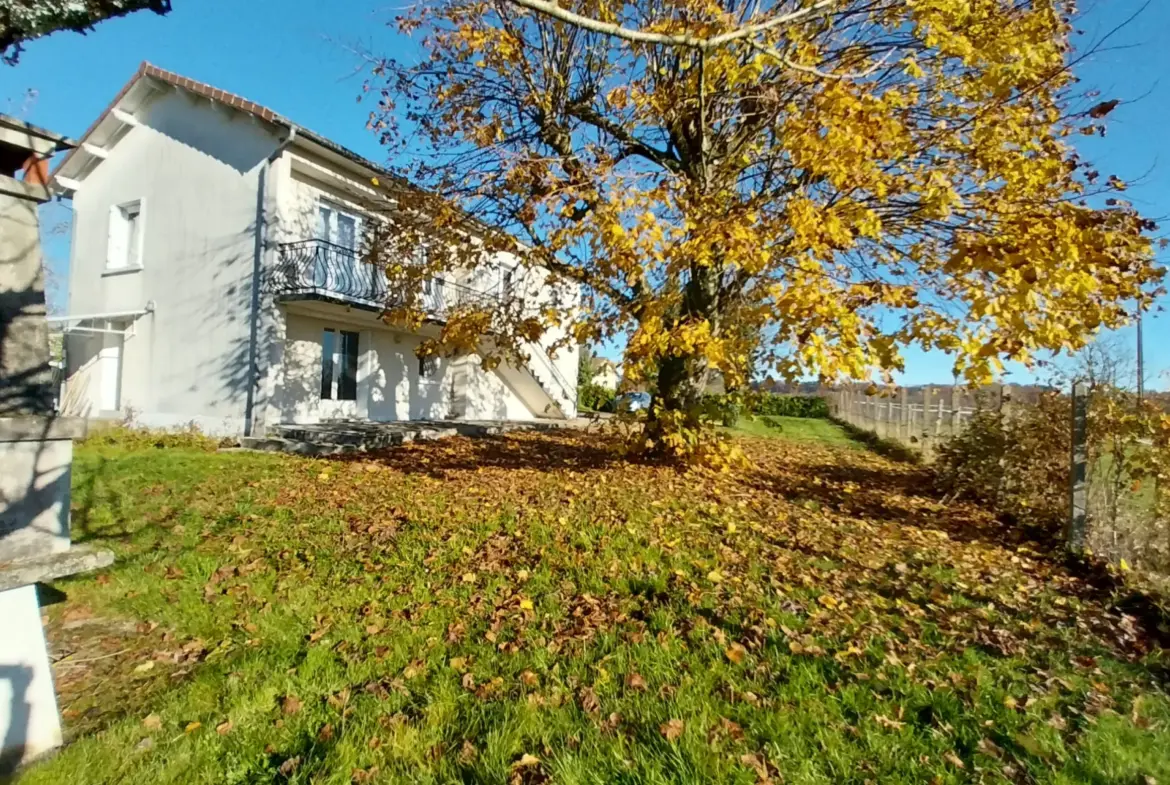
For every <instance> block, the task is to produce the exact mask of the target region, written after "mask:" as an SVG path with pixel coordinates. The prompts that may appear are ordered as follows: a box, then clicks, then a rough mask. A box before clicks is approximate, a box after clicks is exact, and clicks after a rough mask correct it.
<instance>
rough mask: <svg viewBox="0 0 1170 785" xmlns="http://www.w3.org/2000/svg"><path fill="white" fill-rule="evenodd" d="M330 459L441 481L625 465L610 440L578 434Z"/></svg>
mask: <svg viewBox="0 0 1170 785" xmlns="http://www.w3.org/2000/svg"><path fill="white" fill-rule="evenodd" d="M331 460H337V461H343V462H348V461H362V462H365V461H371V460H372V461H377V462H378V463H381V464H383V465H385V466H389V467H391V468H394V469H397V470H398V471H400V472H403V473H404V474H426V475H428V476H431V477H436V478H440V479H441V478H445V477H446V476H447V475H448V474H451V473H454V472H466V471H475V470H477V469H506V470H528V471H539V472H551V471H577V472H589V471H597V470H601V469H605V468H608V467H611V466H613V465H614V464H616V463H620V462H629V459H628V458H624V457H622V456H621V455H620V454H619V452H618V450H617V445H616V444H615V443H614V442H612V441H611V440H609V439H607V438H606V437H604V436H599V435H597V434H590V435H586V434H583V433H573V434H555V435H550V434H543V435H541V436H530V435H523V434H522V435H504V436H485V437H479V438H467V437H454V438H450V439H443V440H440V441H435V442H416V443H412V444H407V445H403V446H401V447H392V448H388V449H385V450H379V451H375V452H369V453H364V454H352V455H339V456H336V457H335V458H332V459H331Z"/></svg>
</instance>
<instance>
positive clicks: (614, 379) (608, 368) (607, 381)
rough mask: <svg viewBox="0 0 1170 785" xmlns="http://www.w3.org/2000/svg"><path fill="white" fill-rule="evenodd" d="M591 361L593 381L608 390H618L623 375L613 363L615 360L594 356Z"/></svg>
mask: <svg viewBox="0 0 1170 785" xmlns="http://www.w3.org/2000/svg"><path fill="white" fill-rule="evenodd" d="M589 362H590V363H591V364H592V366H593V383H594V384H596V385H597V386H598V387H604V388H605V389H607V390H617V388H618V385H619V384H620V383H621V380H622V377H621V375H620V374H619V373H618V369H617V366H616V365H614V364H613V360H607V359H605V358H604V357H592V358H590V360H589Z"/></svg>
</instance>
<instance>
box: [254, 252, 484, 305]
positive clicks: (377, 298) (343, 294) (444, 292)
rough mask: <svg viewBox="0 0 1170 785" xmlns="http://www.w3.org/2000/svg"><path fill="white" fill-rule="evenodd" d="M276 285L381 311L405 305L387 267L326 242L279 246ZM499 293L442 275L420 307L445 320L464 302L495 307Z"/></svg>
mask: <svg viewBox="0 0 1170 785" xmlns="http://www.w3.org/2000/svg"><path fill="white" fill-rule="evenodd" d="M275 273H276V274H275V276H274V289H275V293H276V295H277V296H278V297H281V298H282V299H288V300H297V299H304V300H324V301H327V302H337V303H341V304H344V305H351V306H354V307H358V308H367V309H370V310H376V311H382V310H385V309H387V308H393V307H395V306H397V305H400V304H402V303H403V302H404V301H405V299H406V298H404V297H403V296H402V293H401V292H392V291H390V289H389V287H388V286H387V281H386V276H385V274H384V273H383V271H382V270H380V269H378V268H376V267H374V266H373V265H370V264H367V263H366V262H365V261H363V260H362V259H361V257H360V256H359V255H358V254H357V253H356V252H355V251H354V250H353V249H352V248H346V247H345V246H342V245H335V244H334V243H330V242H327V241H325V240H299V241H297V242H294V243H284V244H282V245H280V246H279V248H278V257H277V263H276V271H275ZM498 301H499V294H497V293H495V292H485V291H480V290H478V289H473V288H471V287H470V286H464V285H463V284H458V283H455V282H453V281H448V280H446V279H443V278H431V279H429V280H427V281H426V282H425V283H424V284H423V291H422V293H421V301H420V305H421V306H422V308H423V311H424V312H425V313H426V314H427V317H428V318H431V319H436V320H442V319H444V318H446V315H447V313H448V312H450V311H451V310H453V309H455V308H459V307H462V306H468V305H472V306H494V305H496V304H497V303H498Z"/></svg>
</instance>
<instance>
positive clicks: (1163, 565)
mask: <svg viewBox="0 0 1170 785" xmlns="http://www.w3.org/2000/svg"><path fill="white" fill-rule="evenodd" d="M822 394H823V395H824V397H825V398H826V399H827V400H828V402H829V407H830V411H831V412H832V414H833V416H834V417H835V418H836V419H838V420H840V421H843V422H845V423H848V424H849V425H852V426H853V427H855V428H859V429H861V430H864V431H868V432H869V433H872V434H875V435H877V436H879V437H881V438H884V439H888V440H892V441H896V442H899V443H901V444H903V445H906V446H908V447H911V448H912V449H915V450H917V451H920V452H921V453H922V454H923V455H924V456H925V457H926V458H928V459H930V458H932V457H935V453H936V452H937V450H938V448H939V447H941V446H942V445H943V444H944V443H946V442H947V441H949V440H951V439H953V438H954V437H956V436H958V435H960V434H963V433H964V431H965V430H966V429H967V428H969V427H970V426H971V424H972V422H976V423H977V424H978V425H977V427H976V428H975V429H974V430H972V431H971V432H970V433H968V434H966V435H965V436H964V439H963V440H962V441H961V442H957V443H956V445H957V446H956V448H953V449H951V450H948V451H947V452H948V454H947V456H946V459H945V460H946V462H947V463H950V464H953V463H954V462H955V461H956V460H968V459H965V458H962V457H961V455H960V457H956V449H957V450H958V452H959V453H960V454H966V452H967V451H968V450H969V451H970V455H969V460H970V461H971V462H972V463H971V464H970V465H971V466H972V467H975V468H976V469H978V467H977V464H979V462H981V461H982V462H985V463H986V462H987V461H988V459H989V457H990V458H991V463H993V464H995V467H998V471H996V470H995V468H994V467H992V470H991V471H986V472H981V471H969V474H970V476H972V477H979V478H983V480H985V482H982V483H981V485H980V487H979V488H977V489H974V490H975V491H976V492H977V495H979V496H981V497H982V498H983V499H987V500H991V501H993V502H994V503H993V506H995V507H996V509H997V510H998V511H999V512H1002V513H1006V514H1007V517H1008V518H1009V519H1012V520H1016V521H1017V522H1019V523H1026V524H1029V525H1037V524H1038V525H1041V526H1044V527H1050V528H1051V529H1052V530H1053V531H1054V532H1056V531H1057V530H1058V529H1059V528H1060V527H1061V526H1063V528H1064V531H1063V533H1062V534H1063V536H1064V537H1065V538H1066V540H1067V544H1068V546H1069V548H1070V549H1071V550H1073V551H1074V552H1077V553H1088V554H1091V555H1092V556H1093V557H1094V558H1097V559H1101V560H1104V561H1106V562H1108V563H1110V564H1113V565H1121V566H1123V567H1124V568H1127V569H1128V568H1132V569H1137V570H1140V571H1141V572H1142V573H1143V574H1144V575H1147V576H1154V577H1155V578H1156V579H1158V580H1160V581H1166V583H1167V588H1170V520H1168V519H1167V517H1166V516H1165V514H1164V511H1165V509H1166V504H1164V503H1161V504H1160V502H1164V501H1165V499H1164V495H1165V493H1166V491H1167V488H1166V487H1165V483H1166V478H1165V477H1164V476H1161V475H1160V474H1159V473H1158V472H1156V471H1155V472H1151V471H1149V469H1148V466H1147V464H1148V463H1149V460H1150V459H1149V458H1148V457H1142V456H1148V455H1149V450H1151V449H1155V447H1154V445H1153V443H1152V442H1151V440H1150V439H1148V438H1141V437H1135V436H1134V435H1133V432H1131V431H1129V430H1127V429H1126V428H1124V427H1121V426H1118V427H1113V426H1111V424H1110V423H1111V422H1112V421H1111V420H1108V419H1107V418H1106V416H1105V415H1104V412H1105V411H1107V407H1108V406H1109V405H1113V406H1114V407H1115V409H1114V411H1115V412H1116V411H1118V409H1117V408H1116V407H1120V411H1122V412H1125V413H1133V414H1134V415H1135V416H1136V413H1137V412H1138V411H1139V410H1140V409H1141V406H1142V404H1141V402H1140V401H1138V400H1137V399H1136V398H1135V397H1134V396H1133V395H1132V394H1130V393H1125V392H1123V391H1118V390H1113V389H1108V390H1103V391H1102V390H1098V391H1096V392H1092V391H1090V390H1089V389H1088V387H1087V386H1082V385H1077V386H1075V387H1073V388H1072V389H1069V390H1064V391H1059V390H1054V389H1038V388H1023V389H1021V388H1013V387H1011V386H1004V387H999V386H996V387H990V388H984V389H981V390H977V391H970V390H965V389H963V388H957V387H949V386H930V387H924V388H919V389H917V390H907V389H899V390H894V391H893V392H889V393H884V394H883V393H875V392H873V391H872V389H870V390H867V389H866V388H862V387H854V388H848V387H847V388H840V389H836V390H831V391H826V392H824V393H822ZM980 412H984V413H989V412H991V413H996V414H998V415H1000V416H998V417H992V418H981V419H978V420H977V419H976V416H977V415H978V414H979V413H980ZM1156 415H1157V412H1154V416H1156ZM1156 449H1163V448H1156ZM997 451H999V452H997ZM1161 465H1165V462H1163V463H1162V464H1161ZM1143 466H1146V468H1144V469H1143V468H1142V467H1143ZM987 485H990V486H992V487H983V486H987ZM1001 486H1002V487H1001ZM1005 498H1010V499H1011V500H1013V502H1014V503H1018V504H1014V505H1013V504H1008V505H1007V507H1006V508H1005V509H1002V510H1001V509H999V502H1000V501H1002V500H1003V499H1005ZM1062 500H1063V501H1062ZM1041 512H1045V513H1050V514H1046V515H1044V516H1043V517H1044V518H1045V520H1040V519H1039V518H1037V516H1038V515H1039V514H1040V513H1041Z"/></svg>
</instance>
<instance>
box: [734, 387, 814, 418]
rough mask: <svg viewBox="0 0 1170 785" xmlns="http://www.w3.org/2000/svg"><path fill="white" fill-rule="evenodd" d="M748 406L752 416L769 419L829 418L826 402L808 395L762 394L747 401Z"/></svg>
mask: <svg viewBox="0 0 1170 785" xmlns="http://www.w3.org/2000/svg"><path fill="white" fill-rule="evenodd" d="M748 406H749V411H750V412H751V413H752V414H755V415H767V416H769V417H805V418H808V419H821V420H823V419H825V418H827V417H828V416H829V404H828V402H827V401H825V399H824V398H816V397H813V396H810V395H776V394H774V393H763V394H761V395H757V396H753V397H752V398H751V399H749V401H748Z"/></svg>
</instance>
